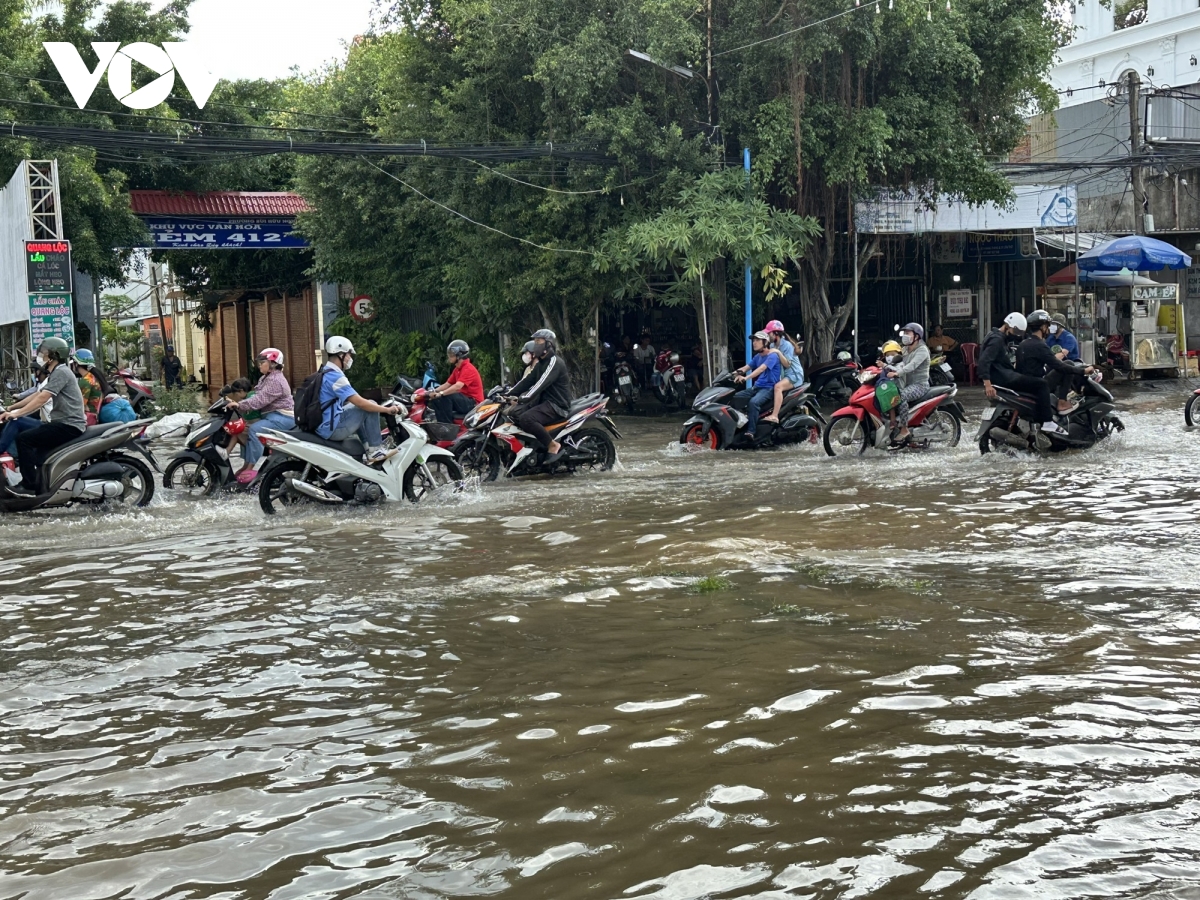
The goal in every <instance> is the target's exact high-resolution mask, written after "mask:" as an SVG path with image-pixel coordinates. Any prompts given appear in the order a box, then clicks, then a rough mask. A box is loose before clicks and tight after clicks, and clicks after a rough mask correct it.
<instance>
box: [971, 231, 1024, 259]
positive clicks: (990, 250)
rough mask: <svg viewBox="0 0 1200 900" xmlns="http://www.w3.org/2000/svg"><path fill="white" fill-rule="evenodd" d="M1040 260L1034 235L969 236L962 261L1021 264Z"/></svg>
mask: <svg viewBox="0 0 1200 900" xmlns="http://www.w3.org/2000/svg"><path fill="white" fill-rule="evenodd" d="M1028 259H1040V256H1039V255H1038V250H1037V241H1035V240H1034V237H1033V234H1032V233H1029V234H968V235H967V236H966V240H965V241H963V244H962V261H963V262H968V263H985V262H1019V261H1020V260H1028Z"/></svg>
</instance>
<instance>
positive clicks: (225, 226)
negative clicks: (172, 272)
mask: <svg viewBox="0 0 1200 900" xmlns="http://www.w3.org/2000/svg"><path fill="white" fill-rule="evenodd" d="M142 221H143V222H145V223H146V228H147V229H148V230H149V231H150V246H151V247H153V248H154V249H155V250H294V249H297V248H300V247H307V246H308V241H307V240H306V239H305V238H303V237H301V236H300V235H299V234H296V233H295V232H294V231H292V227H293V225H294V224H295V223H294V222H293V221H292V220H291V219H247V218H207V217H206V218H203V219H200V218H195V217H188V216H143V217H142Z"/></svg>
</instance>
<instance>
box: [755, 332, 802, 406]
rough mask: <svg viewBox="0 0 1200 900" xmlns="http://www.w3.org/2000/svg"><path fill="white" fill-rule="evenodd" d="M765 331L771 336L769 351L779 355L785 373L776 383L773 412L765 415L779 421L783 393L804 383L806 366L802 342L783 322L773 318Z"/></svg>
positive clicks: (780, 365)
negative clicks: (791, 336)
mask: <svg viewBox="0 0 1200 900" xmlns="http://www.w3.org/2000/svg"><path fill="white" fill-rule="evenodd" d="M763 331H765V332H766V333H767V334H769V335H770V336H771V343H770V350H769V352H770V353H773V354H774V355H775V356H777V357H779V368H780V370H781V371H782V374H783V377H781V378H780V379H779V381H777V382H776V383H775V387H774V392H775V393H774V398H775V405H774V407H773V408H772V410H771V414H770V415H769V416H766V417H765V421H767V422H778V421H779V408H780V407H781V406H783V395H784V394H786V393H787V392H788V391H790V390H791V389H792V388H794V387H799V386H800V385H802V384H803V383H804V366H802V365H801V364H800V343H799V342H798V341H793V340H792V339H791V338H789V337H788V336H787V332H786V331H784V330H783V323H782V322H780V321H779V320H778V319H772V320H771V321H770V322H768V323H767V327H766V328H764V329H763Z"/></svg>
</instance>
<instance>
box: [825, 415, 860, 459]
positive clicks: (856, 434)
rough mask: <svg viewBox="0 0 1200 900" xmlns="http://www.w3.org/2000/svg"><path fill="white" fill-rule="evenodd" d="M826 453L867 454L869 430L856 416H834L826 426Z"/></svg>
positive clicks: (835, 454) (832, 454) (841, 454)
mask: <svg viewBox="0 0 1200 900" xmlns="http://www.w3.org/2000/svg"><path fill="white" fill-rule="evenodd" d="M825 452H826V453H828V454H829V455H830V456H861V455H862V454H864V453H866V452H867V429H866V428H864V427H863V423H862V422H861V421H859V419H858V418H857V417H856V416H834V417H833V418H832V419H830V420H829V424H828V425H826V426H825Z"/></svg>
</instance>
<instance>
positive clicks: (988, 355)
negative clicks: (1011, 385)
mask: <svg viewBox="0 0 1200 900" xmlns="http://www.w3.org/2000/svg"><path fill="white" fill-rule="evenodd" d="M1007 343H1008V339H1007V338H1006V337H1005V335H1004V332H1003V331H1001V330H1000V329H999V328H993V329H992V330H991V331H989V332H988V333H987V337H985V338H984V339H983V343H982V344H981V345H980V346H979V359H978V360H976V362H975V371H976V374H978V376H979V379H980V380H981V381H991V382H994V383H996V384H1008V382H1009V381H1011V380H1012V376H1014V375H1016V374H1017V371H1016V369H1014V368H1013V365H1012V362H1011V361H1010V360H1009V358H1008V346H1007Z"/></svg>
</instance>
